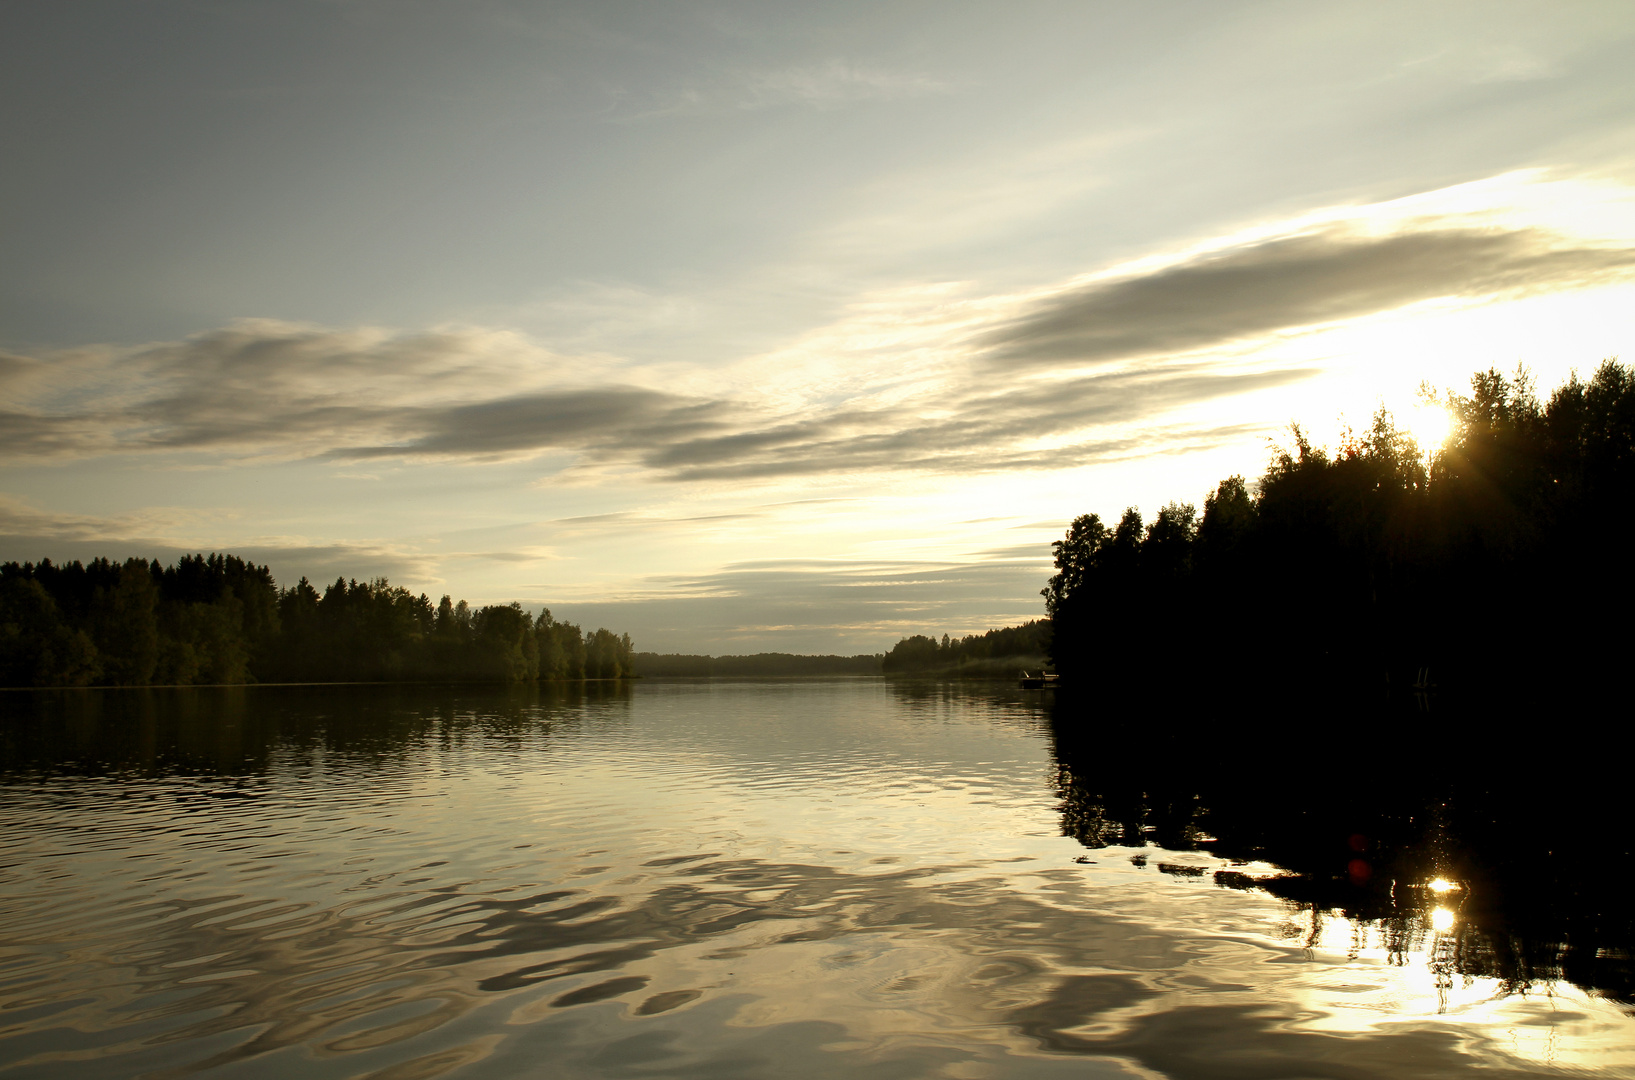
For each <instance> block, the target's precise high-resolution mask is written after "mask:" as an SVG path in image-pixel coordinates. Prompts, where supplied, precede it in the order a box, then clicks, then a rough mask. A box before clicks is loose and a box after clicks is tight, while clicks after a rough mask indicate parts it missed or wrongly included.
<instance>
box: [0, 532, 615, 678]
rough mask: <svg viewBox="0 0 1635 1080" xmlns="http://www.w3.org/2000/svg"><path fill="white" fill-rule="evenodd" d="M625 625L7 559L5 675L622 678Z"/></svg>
mask: <svg viewBox="0 0 1635 1080" xmlns="http://www.w3.org/2000/svg"><path fill="white" fill-rule="evenodd" d="M631 661H632V648H631V643H630V637H629V635H627V634H626V635H616V634H614V633H612V632H611V631H608V630H596V631H593V632H590V633H586V632H585V631H583V630H582V629H581V628H580V627H578V626H575V625H574V624H572V623H568V622H560V621H558V620H556V619H554V618H552V617H551V613H550V611H549V609H547V610H544V611H542V612H541V613H540V614H539V616H538V617H537V618H536V617H534V616H533V615H532V614H531V613H530V612H527V611H525V610H523V608H522V606H521V605H520V604H506V605H490V606H486V607H480V608H476V609H473V608H471V607H470V606H469V605H468V604H466V602H465V601H463V600H462V601H460V602H459V603H455V602H453V601H452V600H451V599H450V598H449V597H447V596H445V597H443V599H442V601H441V602H440V603H437V604H433V603H432V601H431V600H430V599H429V598H428V597H427V596H426V595H425V594H423V593H422V594H420V595H416V594H414V593H411V592H410V591H409V590H407V589H404V588H400V587H395V586H393V585H391V584H390V583H388V582H387V580H386V579H385V578H377V579H375V580H373V581H355V580H353V581H348V580H345V579H337V580H336V581H335V583H334V584H332V585H330V586H328V587H327V588H325V589H324V591H323V592H322V593H319V592H318V590H317V589H316V588H314V587H313V586H312V585H311V583H309V582H308V581H307V579H306V578H302V579H301V580H300V581H299V582H298V583H297V584H295V585H293V586H291V587H289V588H285V589H280V588H278V586H277V585H276V583H275V582H274V581H273V577H272V575H271V573H269V572H268V570H267V568H266V567H265V566H257V565H255V564H254V563H251V562H247V561H245V560H243V559H240V558H238V557H237V556H234V555H225V554H218V555H210V556H204V555H192V556H186V557H183V558H181V559H179V560H177V562H176V563H175V564H174V565H171V566H165V565H162V564H161V563H160V562H158V561H157V560H154V561H152V562H150V561H148V560H146V559H127V560H126V561H125V562H123V563H117V562H113V561H110V560H108V559H94V560H92V561H91V562H89V563H85V564H81V563H79V562H70V563H66V564H62V565H57V564H54V563H52V562H51V561H50V560H42V561H40V562H38V563H15V562H12V563H6V564H5V565H4V566H0V685H4V686H91V685H113V686H143V685H187V684H201V683H245V682H351V681H362V682H370V681H442V680H447V681H483V682H529V681H533V680H536V679H582V678H587V679H616V678H624V677H627V676H629V675H631V674H632V666H631Z"/></svg>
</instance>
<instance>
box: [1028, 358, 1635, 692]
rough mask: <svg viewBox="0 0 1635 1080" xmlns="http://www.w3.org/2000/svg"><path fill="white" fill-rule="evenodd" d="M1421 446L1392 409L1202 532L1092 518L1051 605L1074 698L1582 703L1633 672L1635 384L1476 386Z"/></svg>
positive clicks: (1221, 495) (1276, 477)
mask: <svg viewBox="0 0 1635 1080" xmlns="http://www.w3.org/2000/svg"><path fill="white" fill-rule="evenodd" d="M1442 404H1443V405H1444V407H1445V408H1446V409H1447V411H1448V413H1449V417H1450V421H1451V433H1450V434H1449V436H1448V438H1447V440H1446V441H1445V442H1444V443H1443V445H1441V446H1439V447H1428V448H1421V447H1419V446H1417V445H1415V443H1414V441H1413V439H1412V438H1411V437H1410V436H1409V435H1408V434H1407V433H1406V432H1404V431H1402V430H1400V429H1399V428H1397V427H1396V425H1395V424H1394V422H1393V419H1392V417H1391V415H1390V414H1389V413H1387V412H1386V411H1384V410H1383V409H1381V410H1380V411H1378V412H1376V413H1375V414H1374V417H1373V422H1372V424H1371V426H1370V427H1369V428H1368V429H1367V430H1366V431H1362V432H1348V433H1347V434H1346V435H1345V436H1344V437H1343V439H1342V440H1341V443H1340V445H1339V447H1338V448H1337V449H1336V450H1334V451H1333V452H1332V453H1331V452H1327V451H1325V450H1323V449H1320V448H1317V447H1314V446H1312V445H1311V443H1310V441H1309V440H1308V439H1307V437H1306V436H1305V435H1304V433H1303V432H1301V430H1300V429H1299V428H1298V427H1296V428H1293V429H1292V443H1293V445H1292V446H1291V447H1289V448H1287V449H1282V450H1279V451H1278V452H1277V453H1276V454H1275V456H1274V458H1273V460H1272V462H1271V464H1270V465H1269V467H1268V468H1267V470H1266V472H1265V474H1264V475H1263V476H1262V477H1261V478H1260V481H1259V483H1258V484H1256V485H1253V486H1251V485H1250V484H1248V483H1247V482H1246V481H1245V480H1244V478H1243V477H1241V476H1233V477H1228V478H1227V479H1225V480H1223V481H1221V482H1220V484H1219V485H1218V486H1217V487H1216V489H1215V491H1214V492H1213V493H1211V494H1210V495H1209V497H1208V498H1207V499H1206V500H1205V502H1204V508H1203V513H1202V514H1201V515H1200V514H1198V513H1197V511H1196V508H1195V507H1194V506H1192V505H1190V504H1186V503H1176V502H1172V503H1170V504H1168V505H1166V506H1165V507H1163V508H1162V509H1161V510H1159V511H1158V513H1157V514H1156V515H1155V516H1154V518H1153V520H1152V521H1151V522H1150V523H1144V522H1143V520H1142V517H1141V515H1140V513H1139V512H1138V511H1136V510H1135V509H1134V508H1131V509H1128V510H1125V511H1124V513H1123V515H1122V516H1121V517H1120V518H1119V520H1118V521H1117V522H1116V523H1115V524H1112V525H1111V526H1109V525H1108V524H1107V523H1106V522H1104V521H1103V520H1102V519H1101V518H1100V517H1099V516H1097V515H1095V514H1086V515H1084V516H1081V517H1079V518H1077V519H1075V520H1074V521H1073V523H1072V525H1071V527H1070V528H1069V529H1068V532H1067V535H1066V536H1065V538H1064V539H1062V540H1059V541H1057V542H1056V544H1055V545H1054V548H1055V562H1056V569H1057V572H1056V574H1055V576H1053V577H1052V578H1051V579H1050V582H1049V584H1048V585H1047V587H1046V588H1045V589H1044V590H1043V591H1044V597H1045V606H1046V610H1047V612H1048V613H1049V615H1050V616H1051V619H1052V621H1053V623H1054V627H1055V637H1054V641H1053V644H1052V656H1053V659H1054V660H1055V663H1056V665H1057V668H1058V669H1059V670H1060V672H1061V673H1062V675H1063V676H1064V678H1076V679H1079V680H1082V681H1083V682H1086V683H1091V684H1095V683H1097V682H1098V681H1099V682H1100V683H1101V684H1103V685H1106V684H1107V683H1108V681H1109V680H1111V681H1116V682H1125V683H1128V682H1130V681H1131V680H1135V679H1143V680H1145V679H1149V678H1151V677H1153V676H1155V675H1157V674H1162V675H1164V676H1165V677H1166V679H1167V680H1168V681H1167V682H1166V683H1165V685H1166V686H1169V687H1171V688H1173V687H1174V686H1176V685H1177V684H1178V681H1180V680H1185V681H1187V682H1189V684H1190V685H1191V687H1192V688H1193V689H1195V690H1205V691H1207V689H1208V687H1209V685H1210V684H1211V680H1215V679H1220V678H1248V679H1251V680H1257V681H1259V682H1260V683H1261V684H1263V685H1265V686H1267V687H1272V688H1276V687H1279V686H1284V685H1288V684H1291V683H1295V682H1299V681H1301V680H1303V679H1305V678H1308V677H1311V676H1313V675H1316V674H1322V675H1323V676H1324V677H1329V676H1341V677H1344V678H1347V679H1351V680H1355V681H1358V682H1360V683H1368V684H1375V685H1382V684H1389V685H1393V686H1406V685H1412V684H1414V683H1417V682H1419V681H1420V680H1421V677H1422V675H1421V673H1422V672H1423V671H1424V670H1425V669H1428V671H1429V676H1430V680H1431V681H1433V682H1437V683H1441V684H1443V685H1447V684H1450V683H1454V684H1463V685H1466V686H1477V685H1484V686H1488V687H1491V688H1500V687H1508V686H1515V685H1519V684H1531V685H1534V686H1540V685H1554V686H1566V687H1571V686H1576V685H1582V684H1584V683H1585V682H1590V681H1599V680H1605V679H1608V678H1610V677H1611V676H1613V675H1614V674H1615V673H1617V672H1621V671H1622V670H1623V665H1624V664H1625V663H1626V662H1627V660H1628V655H1629V642H1630V632H1629V629H1628V625H1627V619H1628V612H1629V610H1630V607H1629V605H1630V601H1631V600H1632V599H1635V595H1632V593H1635V576H1632V575H1631V573H1630V562H1629V542H1630V536H1631V535H1632V533H1631V526H1632V525H1635V521H1632V520H1631V519H1632V515H1635V503H1632V501H1631V498H1630V496H1631V494H1632V493H1635V372H1632V371H1631V369H1630V368H1628V367H1626V366H1624V365H1622V364H1619V363H1617V362H1616V361H1611V360H1609V361H1607V362H1605V363H1603V364H1602V365H1601V366H1600V368H1599V369H1598V370H1597V371H1596V373H1595V375H1594V377H1593V378H1591V379H1590V380H1589V381H1588V382H1584V381H1581V380H1580V379H1578V378H1577V376H1574V377H1573V378H1571V379H1570V380H1569V381H1568V382H1567V383H1565V384H1564V385H1562V386H1560V387H1558V388H1556V389H1555V390H1554V391H1553V392H1552V393H1551V394H1550V396H1549V399H1548V401H1545V402H1541V401H1540V400H1539V399H1538V397H1537V396H1536V395H1535V393H1534V390H1533V385H1532V381H1531V380H1530V378H1529V377H1528V376H1527V374H1526V373H1525V371H1521V370H1518V372H1517V373H1516V374H1515V375H1514V376H1511V377H1506V376H1504V375H1501V374H1500V373H1499V372H1497V371H1493V370H1490V371H1487V372H1482V373H1479V374H1477V375H1475V376H1474V377H1473V378H1472V380H1471V393H1470V394H1469V395H1462V394H1453V393H1449V394H1448V395H1447V396H1446V398H1445V399H1444V400H1443V402H1442Z"/></svg>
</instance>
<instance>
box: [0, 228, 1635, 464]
mask: <svg viewBox="0 0 1635 1080" xmlns="http://www.w3.org/2000/svg"><path fill="white" fill-rule="evenodd" d="M1400 211H1401V208H1400V207H1398V208H1396V210H1394V211H1393V212H1394V213H1396V215H1397V216H1396V217H1395V218H1394V219H1393V220H1392V221H1390V222H1389V223H1387V224H1384V225H1382V224H1381V223H1380V221H1378V220H1375V221H1374V222H1373V223H1372V225H1370V222H1369V219H1367V218H1366V216H1364V215H1362V214H1360V213H1352V214H1351V215H1350V216H1349V217H1345V218H1343V219H1335V218H1330V219H1328V220H1325V221H1318V222H1316V223H1315V224H1313V223H1310V222H1308V223H1306V224H1305V225H1300V226H1296V225H1291V226H1286V227H1285V231H1283V232H1282V233H1280V234H1278V233H1272V234H1263V235H1260V236H1258V237H1255V238H1252V239H1248V240H1245V239H1243V238H1241V237H1240V238H1237V239H1236V240H1232V241H1228V242H1225V243H1221V244H1217V245H1216V246H1214V247H1212V248H1200V249H1195V250H1193V251H1190V252H1187V253H1184V254H1182V255H1180V256H1175V257H1170V258H1167V259H1162V260H1159V259H1154V260H1147V261H1145V262H1143V263H1139V264H1131V265H1130V266H1126V267H1123V268H1118V269H1116V270H1114V271H1109V272H1107V273H1104V274H1101V275H1097V276H1094V277H1091V278H1085V279H1078V280H1077V281H1075V282H1072V283H1069V284H1067V285H1065V286H1063V287H1061V288H1058V289H1056V290H1054V291H1046V292H1042V293H1040V292H1036V293H1032V294H1027V295H1021V296H999V297H986V298H977V299H975V300H971V301H960V302H952V301H948V302H946V303H945V302H944V301H943V300H941V299H939V300H938V301H937V304H938V305H941V306H938V307H937V311H938V312H939V315H938V317H937V318H934V319H927V317H926V316H925V313H923V312H918V311H905V312H903V313H901V319H902V321H903V324H904V325H907V326H911V327H912V329H913V332H912V333H910V334H905V335H902V336H901V341H900V342H899V344H898V345H897V346H896V348H897V349H898V352H897V353H893V352H892V346H882V347H874V346H871V347H870V348H867V349H861V350H858V351H856V352H853V353H847V352H846V351H845V349H844V348H841V349H840V350H839V351H834V352H832V354H831V355H826V356H825V357H819V358H816V362H817V363H818V364H819V366H820V368H821V369H822V371H823V372H824V374H823V376H822V377H821V378H806V380H805V381H804V382H802V381H801V378H800V377H799V373H798V372H796V371H794V370H790V371H788V372H781V371H780V372H778V373H776V374H774V375H772V376H771V377H770V378H769V379H766V380H764V383H763V385H760V386H758V387H757V386H755V385H742V384H741V389H740V390H739V391H738V392H737V393H736V394H732V395H728V394H719V393H713V394H712V393H711V392H710V391H709V390H708V389H700V387H701V386H702V385H703V383H702V382H701V381H700V380H698V379H694V380H693V381H692V383H691V386H692V391H691V392H688V393H682V392H678V391H677V390H676V389H675V388H674V387H672V386H663V385H642V384H641V380H640V378H639V377H638V376H637V375H635V374H631V375H629V376H628V377H627V378H626V379H624V380H622V381H621V380H618V379H607V378H605V377H604V378H603V379H600V380H598V379H596V378H594V377H593V375H592V373H593V372H595V371H596V370H598V368H600V369H601V370H606V363H605V362H601V363H598V362H595V361H587V360H584V359H579V358H572V357H564V356H561V355H558V354H556V353H553V352H551V351H550V350H548V349H545V348H542V347H540V346H539V345H538V344H537V343H535V342H533V341H531V340H530V339H527V338H525V337H523V336H522V335H519V334H514V333H509V332H504V331H494V330H482V329H471V328H455V329H440V330H435V331H428V332H423V333H413V334H404V333H392V332H389V331H384V330H377V329H355V330H332V329H322V328H314V327H303V326H293V325H290V324H285V323H277V322H271V321H264V320H263V321H246V322H241V323H236V324H233V325H231V326H228V327H224V328H221V329H218V330H214V331H210V332H208V333H204V334H199V335H196V336H194V337H191V338H188V339H185V340H182V341H176V342H165V343H159V344H155V345H149V346H145V347H141V348H136V349H125V350H119V349H112V348H102V349H82V350H78V351H75V352H70V353H63V354H60V355H54V356H47V357H24V356H14V355H4V356H0V455H3V456H5V457H7V458H10V459H11V460H14V461H29V460H35V461H37V460H51V459H65V458H73V457H87V456H94V455H107V454H131V453H160V452H163V453H170V454H179V455H184V456H186V455H192V456H193V458H195V459H197V458H199V457H200V456H201V455H211V458H212V460H224V461H225V460H244V459H252V458H263V459H300V458H307V459H323V458H328V459H331V460H337V459H339V460H347V459H389V458H398V459H406V460H454V461H495V460H506V459H509V460H516V459H534V458H546V457H549V458H550V459H551V462H550V464H549V466H548V468H549V470H551V471H553V472H557V473H560V472H561V471H562V470H569V471H578V472H579V473H581V474H584V475H592V476H594V475H599V474H600V473H601V472H604V471H606V470H621V471H625V472H634V473H637V474H643V475H645V476H647V477H648V478H650V479H657V480H668V481H689V482H725V481H753V480H770V479H775V478H779V477H790V476H807V475H816V474H834V475H845V474H850V473H860V472H881V471H918V472H925V471H932V472H937V471H940V472H948V473H958V472H992V471H1007V470H1040V469H1045V470H1048V469H1057V468H1064V467H1076V466H1080V465H1085V464H1090V463H1093V462H1095V461H1098V460H1107V459H1112V458H1125V457H1130V456H1136V455H1143V454H1153V453H1158V452H1163V451H1164V450H1167V449H1175V448H1177V447H1178V448H1182V449H1196V448H1204V447H1209V446H1214V445H1218V444H1220V443H1221V442H1223V441H1226V440H1229V439H1237V438H1241V437H1242V436H1243V435H1244V434H1246V433H1248V432H1251V431H1258V430H1262V428H1263V426H1264V425H1258V426H1257V424H1256V423H1252V422H1224V421H1222V420H1220V419H1219V418H1218V417H1217V419H1216V420H1214V421H1210V422H1204V421H1200V420H1198V419H1196V418H1189V417H1188V415H1187V410H1189V409H1190V408H1191V407H1194V406H1199V405H1203V404H1206V403H1211V402H1218V401H1221V400H1223V399H1226V398H1229V397H1232V396H1236V395H1247V394H1255V393H1262V392H1266V391H1274V390H1278V389H1281V388H1285V387H1289V386H1293V385H1295V384H1297V383H1299V382H1301V381H1303V380H1306V379H1309V378H1312V377H1313V376H1314V375H1316V374H1318V373H1319V371H1320V365H1319V364H1318V363H1317V362H1315V361H1309V360H1301V359H1298V358H1295V359H1286V358H1285V359H1271V357H1273V356H1276V355H1284V356H1286V355H1287V351H1286V350H1284V352H1283V353H1282V354H1279V353H1277V352H1276V350H1270V351H1268V349H1267V347H1268V346H1275V345H1276V344H1278V343H1279V342H1281V341H1284V340H1286V338H1287V337H1288V336H1289V335H1290V334H1293V333H1299V332H1306V331H1311V330H1315V329H1321V328H1325V327H1332V326H1335V325H1337V324H1342V323H1346V322H1349V321H1355V320H1359V319H1365V318H1367V317H1369V316H1374V315H1378V314H1381V313H1384V312H1391V311H1398V310H1401V309H1404V308H1410V307H1412V306H1413V305H1416V304H1422V303H1425V302H1428V301H1439V300H1447V299H1449V298H1453V299H1455V300H1457V301H1458V302H1460V303H1481V302H1485V301H1487V300H1491V299H1494V298H1499V297H1515V296H1523V295H1529V294H1534V293H1540V292H1547V291H1552V290H1556V291H1559V290H1570V289H1575V288H1582V287H1586V286H1591V285H1600V284H1606V283H1610V282H1621V281H1627V280H1629V279H1630V278H1631V277H1632V276H1635V243H1631V242H1629V241H1627V240H1625V241H1621V242H1618V241H1611V240H1603V241H1590V240H1585V239H1582V238H1575V237H1573V236H1570V235H1568V234H1566V233H1563V232H1559V231H1553V230H1549V229H1544V228H1540V227H1518V226H1516V225H1514V224H1512V225H1493V224H1488V225H1478V224H1475V223H1474V222H1475V220H1476V219H1474V218H1473V217H1470V216H1468V215H1467V216H1463V217H1461V216H1459V215H1454V214H1442V215H1440V216H1439V215H1437V214H1434V213H1430V214H1427V213H1423V212H1420V213H1419V216H1418V217H1404V216H1402V214H1401V212H1400ZM927 303H929V301H927ZM888 316H890V312H887V313H886V316H882V315H881V314H880V312H876V311H873V310H872V309H871V311H870V312H869V317H870V318H871V319H874V320H875V322H878V321H879V319H880V318H882V317H888ZM916 320H919V321H916ZM939 320H940V321H939ZM889 330H890V327H884V328H882V327H880V326H877V325H875V323H870V329H869V332H868V333H866V334H864V335H863V338H864V339H866V341H867V342H870V343H874V345H876V346H877V345H878V343H879V342H881V341H893V340H896V339H894V338H892V337H891V335H890V334H889V333H888V331H889ZM836 341H837V342H840V341H841V339H836ZM831 344H833V343H831ZM842 344H845V345H847V346H849V344H850V342H849V341H848V342H843V343H842ZM1257 350H1259V351H1258V352H1257ZM837 358H838V359H837ZM846 364H850V365H851V366H850V367H846V366H845V365H846ZM762 366H763V367H766V368H769V369H774V370H776V369H778V367H779V365H778V364H777V363H776V362H775V358H774V359H771V360H767V362H766V363H765V364H763V365H762ZM814 370H817V369H814ZM1216 412H1217V413H1218V412H1219V410H1216ZM1279 419H1281V417H1279Z"/></svg>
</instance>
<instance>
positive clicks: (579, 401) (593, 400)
mask: <svg viewBox="0 0 1635 1080" xmlns="http://www.w3.org/2000/svg"><path fill="white" fill-rule="evenodd" d="M730 411H731V410H730V407H729V406H728V405H727V404H726V403H724V402H716V401H699V400H694V399H688V398H683V397H678V396H676V395H674V394H666V393H661V392H659V391H656V390H645V389H640V388H637V387H629V386H605V387H597V388H594V389H589V390H574V391H563V392H557V393H550V392H545V393H537V394H525V395H519V396H516V397H505V398H496V399H494V400H491V401H482V402H477V403H474V404H471V405H461V406H457V407H454V408H449V409H420V410H415V411H414V413H413V414H412V415H408V414H405V415H401V416H398V417H395V418H394V420H395V421H396V423H397V424H399V425H402V426H413V427H417V428H419V429H421V430H423V431H424V434H421V435H418V436H417V437H415V438H413V439H411V440H409V441H408V442H406V443H402V444H397V445H391V446H374V447H358V448H354V449H347V450H338V451H336V453H337V454H338V455H339V456H343V457H378V456H404V455H411V456H414V455H426V456H433V457H492V456H506V455H516V454H537V453H539V452H540V451H542V450H548V449H596V448H603V449H606V448H614V447H617V448H629V447H632V446H638V445H654V444H667V443H670V442H674V441H676V440H678V439H684V438H689V437H693V436H696V435H698V434H700V433H702V432H705V431H709V430H713V429H717V428H720V427H721V426H723V425H724V423H725V422H726V419H727V415H728V413H730Z"/></svg>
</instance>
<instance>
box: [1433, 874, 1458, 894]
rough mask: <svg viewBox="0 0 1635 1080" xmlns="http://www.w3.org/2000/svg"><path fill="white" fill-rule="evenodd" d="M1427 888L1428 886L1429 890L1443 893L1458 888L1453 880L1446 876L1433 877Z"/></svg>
mask: <svg viewBox="0 0 1635 1080" xmlns="http://www.w3.org/2000/svg"><path fill="white" fill-rule="evenodd" d="M1429 888H1430V890H1431V891H1432V892H1439V893H1444V892H1453V891H1455V890H1456V889H1458V888H1459V886H1457V885H1455V884H1454V883H1453V882H1451V881H1449V880H1448V879H1447V878H1437V879H1435V880H1434V881H1432V882H1431V883H1430V886H1429Z"/></svg>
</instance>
